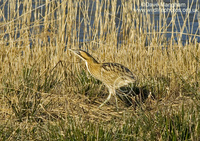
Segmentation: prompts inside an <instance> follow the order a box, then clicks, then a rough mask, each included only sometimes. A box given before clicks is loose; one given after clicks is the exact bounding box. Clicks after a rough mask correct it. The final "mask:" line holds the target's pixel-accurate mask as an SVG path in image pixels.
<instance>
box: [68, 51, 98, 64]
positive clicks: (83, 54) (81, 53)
mask: <svg viewBox="0 0 200 141" xmlns="http://www.w3.org/2000/svg"><path fill="white" fill-rule="evenodd" d="M69 50H70V51H72V52H73V53H75V54H76V55H77V56H79V57H80V58H81V59H82V60H84V61H86V62H93V63H98V62H97V61H96V60H95V59H94V58H93V57H92V56H91V55H90V54H89V53H87V52H86V51H83V50H80V49H69Z"/></svg>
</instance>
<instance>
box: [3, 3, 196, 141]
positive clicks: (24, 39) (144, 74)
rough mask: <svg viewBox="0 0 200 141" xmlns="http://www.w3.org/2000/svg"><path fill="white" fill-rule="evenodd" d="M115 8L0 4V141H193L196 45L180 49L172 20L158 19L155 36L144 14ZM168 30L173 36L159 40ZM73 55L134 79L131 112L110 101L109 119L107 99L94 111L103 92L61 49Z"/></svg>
mask: <svg viewBox="0 0 200 141" xmlns="http://www.w3.org/2000/svg"><path fill="white" fill-rule="evenodd" d="M15 3H18V4H19V5H15ZM33 3H34V4H35V6H33ZM116 3H117V1H116V0H114V1H112V2H109V1H102V2H98V1H97V2H94V1H89V0H78V1H76V2H74V1H72V0H68V1H63V2H62V3H59V2H57V1H42V0H41V1H37V2H35V1H27V0H24V1H23V2H19V1H17V0H13V1H9V2H3V3H2V5H1V6H2V9H3V10H1V16H2V18H3V20H2V21H1V23H0V31H1V33H0V44H1V46H0V82H1V83H0V105H1V106H0V108H1V109H0V138H1V139H2V140H17V139H18V140H199V138H200V120H199V119H200V105H199V103H200V100H199V98H200V89H199V82H200V72H199V69H200V67H199V61H200V56H199V55H200V44H199V43H198V42H197V41H196V40H195V39H193V38H189V40H188V42H187V43H186V44H185V45H183V44H182V42H181V40H182V35H184V34H187V35H190V34H191V33H185V32H183V30H181V32H175V33H174V32H173V30H174V29H173V28H176V26H175V19H176V17H177V16H178V13H173V14H171V16H170V17H171V19H172V20H171V22H170V23H169V24H167V18H168V17H169V16H167V15H162V14H161V15H160V21H159V22H160V25H162V28H161V29H159V30H157V29H155V28H154V27H155V23H152V22H151V18H150V15H149V14H148V13H139V12H133V7H134V6H133V5H134V4H136V5H137V2H134V1H122V6H121V9H120V10H121V12H117V11H119V9H118V7H116ZM39 5H40V6H39ZM7 6H8V9H6V8H5V7H7ZM91 7H95V8H91ZM22 8H23V10H22V11H21V9H22ZM88 9H93V12H88ZM6 12H7V13H9V14H7V16H5V13H6ZM20 12H22V15H20V14H19V13H20ZM102 12H103V14H102ZM197 14H198V13H197ZM91 18H93V23H92V22H91ZM183 18H184V17H183ZM33 19H34V20H33ZM116 19H118V20H119V21H120V24H121V28H119V25H118V24H117V23H118V22H117V20H116ZM184 22H185V23H187V22H188V18H185V19H184ZM169 25H170V26H171V27H172V32H173V33H174V36H172V37H171V39H169V40H167V39H166V34H167V27H168V26H169ZM184 28H187V27H186V24H183V27H182V29H184ZM191 28H192V27H191ZM197 30H199V29H197ZM119 31H120V32H119ZM187 31H188V32H189V31H190V30H189V29H188V30H187ZM197 33H198V32H197ZM176 36H178V37H179V38H178V39H179V40H178V41H175V39H174V37H176ZM192 36H196V37H199V35H198V34H193V35H192ZM192 36H191V37H192ZM80 39H83V40H84V42H80ZM66 43H67V46H66ZM79 46H81V48H82V49H83V50H87V51H88V52H89V53H90V54H92V56H94V57H95V58H96V59H97V60H98V61H100V62H117V63H121V64H123V65H124V66H127V67H128V68H129V69H130V70H131V71H132V72H133V73H134V74H135V75H136V76H137V82H136V83H135V84H133V85H130V86H131V87H130V88H132V90H135V91H136V90H137V91H138V93H139V94H141V93H142V94H146V95H147V97H146V98H145V99H144V100H135V98H133V97H130V99H131V102H132V104H133V105H132V106H126V101H123V100H120V102H119V104H120V105H119V106H120V110H119V112H117V111H116V109H115V100H114V99H112V100H111V102H109V103H108V104H106V105H105V106H104V107H102V109H98V106H99V104H100V103H102V102H103V101H104V100H105V99H106V97H107V94H108V90H107V89H106V87H105V86H104V85H103V84H102V83H101V82H99V81H97V80H95V79H94V78H93V77H92V76H90V74H89V73H88V72H87V71H86V67H85V64H84V62H82V61H81V60H80V59H79V58H77V57H75V56H74V55H73V54H71V53H70V52H69V51H68V50H67V49H66V48H79ZM138 89H139V90H138ZM134 102H135V105H134Z"/></svg>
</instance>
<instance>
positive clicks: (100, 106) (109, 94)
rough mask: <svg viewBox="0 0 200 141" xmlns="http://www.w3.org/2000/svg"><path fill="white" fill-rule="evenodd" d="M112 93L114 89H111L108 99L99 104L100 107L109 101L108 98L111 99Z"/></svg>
mask: <svg viewBox="0 0 200 141" xmlns="http://www.w3.org/2000/svg"><path fill="white" fill-rule="evenodd" d="M111 95H112V91H111V90H109V95H108V97H107V99H106V100H105V101H104V102H103V103H102V104H101V105H100V106H99V108H101V107H102V106H103V105H104V104H105V103H106V102H108V100H110V97H111Z"/></svg>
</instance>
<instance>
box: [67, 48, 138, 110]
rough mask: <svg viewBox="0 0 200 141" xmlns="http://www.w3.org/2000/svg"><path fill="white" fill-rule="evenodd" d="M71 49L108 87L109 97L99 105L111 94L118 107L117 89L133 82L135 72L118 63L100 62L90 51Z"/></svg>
mask: <svg viewBox="0 0 200 141" xmlns="http://www.w3.org/2000/svg"><path fill="white" fill-rule="evenodd" d="M69 50H70V51H72V52H74V53H75V54H76V55H78V56H79V57H80V58H81V59H83V60H84V61H85V63H86V66H87V69H88V71H89V73H90V74H91V75H92V76H93V77H94V78H96V79H98V80H100V81H102V82H103V83H104V84H105V85H106V86H107V87H108V89H109V95H108V98H107V99H106V100H105V101H104V102H103V103H102V104H101V105H100V106H99V108H100V107H102V106H103V105H104V104H105V103H106V102H108V101H109V99H110V97H111V95H114V96H115V100H116V107H117V108H118V104H117V97H116V92H115V89H117V88H120V87H122V86H124V85H127V84H129V83H133V82H134V81H135V76H134V75H133V73H132V72H131V71H130V70H129V69H128V68H126V67H124V66H123V65H121V64H118V63H98V62H97V61H96V60H95V59H94V58H93V57H92V56H91V55H90V54H89V53H87V52H85V51H83V50H76V49H69Z"/></svg>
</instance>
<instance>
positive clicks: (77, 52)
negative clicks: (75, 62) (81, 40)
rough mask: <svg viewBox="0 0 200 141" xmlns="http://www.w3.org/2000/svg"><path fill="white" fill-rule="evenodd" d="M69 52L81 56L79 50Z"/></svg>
mask: <svg viewBox="0 0 200 141" xmlns="http://www.w3.org/2000/svg"><path fill="white" fill-rule="evenodd" d="M68 50H70V51H71V52H73V53H75V54H76V55H80V51H79V50H78V49H68Z"/></svg>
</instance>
